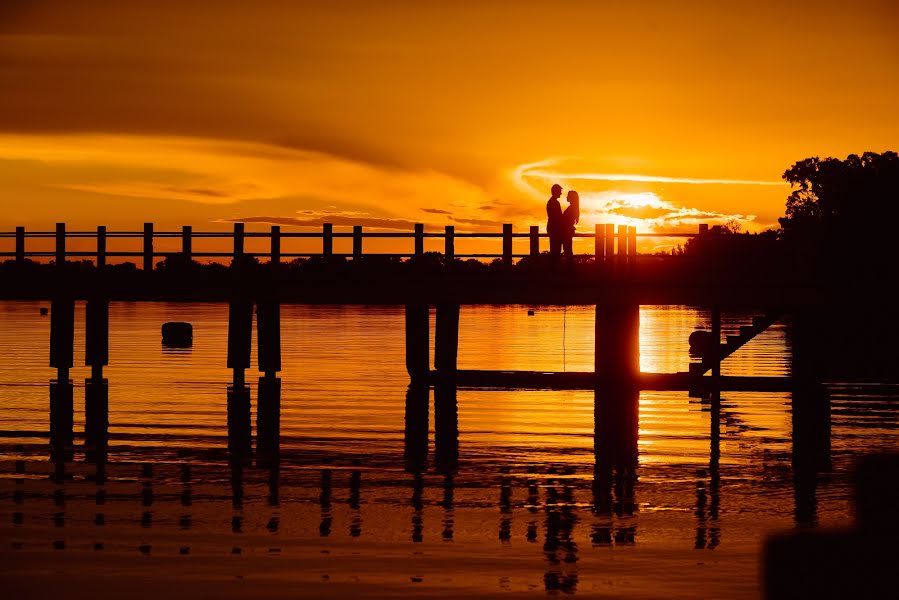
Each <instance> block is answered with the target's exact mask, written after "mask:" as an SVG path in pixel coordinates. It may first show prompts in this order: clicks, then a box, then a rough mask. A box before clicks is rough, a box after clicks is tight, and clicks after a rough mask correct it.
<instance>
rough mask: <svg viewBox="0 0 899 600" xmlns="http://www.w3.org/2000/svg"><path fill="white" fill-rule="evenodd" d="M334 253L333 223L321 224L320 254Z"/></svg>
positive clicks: (329, 254) (328, 254)
mask: <svg viewBox="0 0 899 600" xmlns="http://www.w3.org/2000/svg"><path fill="white" fill-rule="evenodd" d="M332 254H334V225H332V224H331V223H323V224H322V256H331V255H332Z"/></svg>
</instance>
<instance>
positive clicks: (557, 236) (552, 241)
mask: <svg viewBox="0 0 899 600" xmlns="http://www.w3.org/2000/svg"><path fill="white" fill-rule="evenodd" d="M550 191H551V192H552V196H550V198H549V200H548V201H547V202H546V233H548V234H549V257H550V258H551V259H552V260H553V262H555V261H557V260H558V259H559V255H560V254H561V253H562V240H563V238H564V233H565V226H564V224H563V223H562V205H561V204H559V196H561V195H562V186H561V185H559V184H558V183H556V184H553V186H552V189H551V190H550Z"/></svg>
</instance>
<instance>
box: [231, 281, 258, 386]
mask: <svg viewBox="0 0 899 600" xmlns="http://www.w3.org/2000/svg"><path fill="white" fill-rule="evenodd" d="M252 332H253V303H252V302H251V301H250V300H247V299H244V298H232V300H231V302H230V303H229V305H228V365H227V366H228V368H229V369H233V371H234V385H235V386H242V385H243V384H244V372H245V370H246V369H249V368H250V347H251V345H252V335H253V333H252Z"/></svg>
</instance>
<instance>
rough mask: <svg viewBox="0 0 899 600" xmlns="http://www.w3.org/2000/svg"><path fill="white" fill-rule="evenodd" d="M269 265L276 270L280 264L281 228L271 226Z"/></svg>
mask: <svg viewBox="0 0 899 600" xmlns="http://www.w3.org/2000/svg"><path fill="white" fill-rule="evenodd" d="M269 264H270V265H271V266H272V267H275V268H277V267H278V266H279V265H280V264H281V226H280V225H272V232H271V246H270V248H269Z"/></svg>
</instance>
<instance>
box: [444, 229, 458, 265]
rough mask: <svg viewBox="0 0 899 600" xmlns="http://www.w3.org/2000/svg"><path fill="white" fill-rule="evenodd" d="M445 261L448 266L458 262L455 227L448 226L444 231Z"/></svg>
mask: <svg viewBox="0 0 899 600" xmlns="http://www.w3.org/2000/svg"><path fill="white" fill-rule="evenodd" d="M443 259H444V260H445V261H446V264H447V265H451V264H453V261H454V260H456V228H455V227H454V226H453V225H447V226H446V227H444V229H443Z"/></svg>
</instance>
